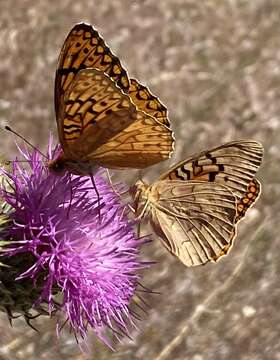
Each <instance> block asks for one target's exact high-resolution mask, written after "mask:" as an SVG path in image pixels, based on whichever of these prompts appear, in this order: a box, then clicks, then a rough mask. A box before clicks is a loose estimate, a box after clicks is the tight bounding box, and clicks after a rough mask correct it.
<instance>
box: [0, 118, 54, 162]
mask: <svg viewBox="0 0 280 360" xmlns="http://www.w3.org/2000/svg"><path fill="white" fill-rule="evenodd" d="M5 130H7V131H10V132H11V133H13V134H14V135H16V136H18V137H19V138H20V139H21V140H23V141H24V142H25V143H26V144H28V145H29V146H31V147H32V149H34V150H36V151H38V152H39V153H40V154H41V155H42V156H43V157H44V158H46V159H48V157H47V156H46V155H45V154H43V153H42V152H41V151H40V150H39V149H38V148H36V147H35V146H34V145H32V144H31V143H30V142H29V141H28V140H26V139H25V138H24V137H23V136H21V135H20V134H19V133H17V132H16V131H14V130H13V129H11V128H10V127H9V126H7V125H6V126H5Z"/></svg>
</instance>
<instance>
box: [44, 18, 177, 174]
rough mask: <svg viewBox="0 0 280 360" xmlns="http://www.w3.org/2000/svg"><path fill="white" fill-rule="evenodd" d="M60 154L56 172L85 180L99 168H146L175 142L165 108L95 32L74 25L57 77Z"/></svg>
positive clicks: (166, 155)
mask: <svg viewBox="0 0 280 360" xmlns="http://www.w3.org/2000/svg"><path fill="white" fill-rule="evenodd" d="M55 112H56V121H57V128H58V135H59V140H60V144H61V147H62V153H61V154H60V155H59V156H58V157H57V158H56V159H54V160H52V161H50V162H49V169H50V170H51V171H53V172H56V173H58V174H59V173H64V171H65V170H69V171H70V172H71V173H74V174H78V175H88V174H92V173H94V172H95V171H96V169H97V168H98V167H99V166H102V167H107V168H136V169H140V168H145V167H147V166H150V165H153V164H156V163H158V162H159V161H162V160H166V159H167V158H169V157H170V156H171V153H172V151H173V143H174V137H173V133H172V130H171V128H170V123H169V120H168V117H167V110H166V107H165V106H164V105H163V104H162V103H161V102H160V101H159V100H158V99H157V98H156V97H155V96H154V95H153V94H151V93H150V91H149V90H148V88H147V87H145V86H144V85H142V84H140V83H139V82H138V81H137V80H135V79H130V78H129V77H128V75H127V72H126V71H125V69H124V68H123V67H122V65H121V63H120V60H119V59H118V58H117V57H116V56H115V55H114V54H113V53H112V52H111V51H110V49H109V48H108V46H107V45H106V44H105V42H104V40H103V39H102V38H101V36H100V35H99V34H98V32H97V31H96V30H95V29H94V28H93V27H92V26H91V25H88V24H84V23H81V24H77V25H75V26H74V27H73V29H72V30H71V31H70V33H69V34H68V36H67V38H66V40H65V42H64V45H63V47H62V50H61V53H60V56H59V60H58V67H57V70H56V76H55Z"/></svg>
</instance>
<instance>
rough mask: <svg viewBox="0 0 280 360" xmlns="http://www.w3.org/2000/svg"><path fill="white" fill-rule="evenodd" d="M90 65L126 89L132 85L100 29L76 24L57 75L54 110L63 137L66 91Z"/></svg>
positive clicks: (64, 48)
mask: <svg viewBox="0 0 280 360" xmlns="http://www.w3.org/2000/svg"><path fill="white" fill-rule="evenodd" d="M87 68H96V69H99V70H101V71H103V72H104V73H106V74H107V75H108V76H109V77H110V78H112V79H113V80H114V82H115V83H116V84H117V85H118V86H119V87H120V88H121V89H123V90H124V91H125V92H127V91H128V89H129V85H130V83H129V79H128V76H127V73H126V71H125V69H124V68H123V67H122V65H121V62H120V60H119V59H118V57H117V56H115V55H114V54H113V53H112V52H111V50H110V49H109V47H108V46H107V45H106V44H105V42H104V40H103V39H102V37H101V36H100V35H99V34H98V32H97V31H96V30H95V29H94V28H93V27H92V26H91V25H88V24H84V23H80V24H76V25H75V26H74V27H73V28H72V29H71V31H70V32H69V34H68V36H67V38H66V40H65V42H64V44H63V46H62V49H61V52H60V56H59V59H58V66H57V69H56V75H55V111H56V119H57V123H58V132H59V138H60V141H61V140H62V138H63V137H62V133H61V132H60V129H61V126H60V123H61V122H62V121H63V111H62V108H63V103H64V97H65V93H66V92H67V90H68V89H69V88H70V87H71V86H72V81H73V80H74V78H75V76H76V74H77V73H78V72H79V71H80V70H82V69H87Z"/></svg>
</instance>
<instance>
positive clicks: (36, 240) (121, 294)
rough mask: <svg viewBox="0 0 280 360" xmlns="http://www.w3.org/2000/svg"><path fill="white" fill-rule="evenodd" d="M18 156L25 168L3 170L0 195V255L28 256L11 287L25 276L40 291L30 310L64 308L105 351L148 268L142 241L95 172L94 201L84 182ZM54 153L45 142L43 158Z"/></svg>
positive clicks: (33, 156)
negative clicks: (3, 212) (3, 213)
mask: <svg viewBox="0 0 280 360" xmlns="http://www.w3.org/2000/svg"><path fill="white" fill-rule="evenodd" d="M20 151H21V154H22V155H23V157H24V158H25V160H26V163H23V162H18V161H17V160H16V161H14V162H13V164H12V170H11V171H10V172H7V171H5V170H3V169H2V172H3V173H4V174H5V177H6V178H7V179H8V182H9V184H10V186H9V187H7V186H6V188H2V197H3V198H4V201H5V202H6V203H7V204H8V205H10V207H11V209H12V211H11V212H10V213H9V218H10V220H11V222H10V226H9V228H8V236H6V239H7V238H8V239H11V244H10V245H9V246H8V247H5V248H4V249H2V256H4V257H5V259H12V258H14V257H17V258H19V257H22V258H23V257H24V256H26V255H27V256H28V259H29V260H28V261H27V262H26V263H24V262H23V263H24V264H25V268H22V265H21V273H20V274H18V276H17V278H16V282H21V281H24V279H31V280H32V284H33V286H34V287H36V286H37V287H38V288H39V289H40V292H39V296H38V298H37V299H36V300H35V303H34V304H33V305H34V307H38V306H41V305H42V304H44V303H47V306H48V311H49V313H50V314H51V313H52V312H54V311H56V310H58V309H59V310H62V311H63V312H65V314H66V319H67V321H68V322H69V324H70V326H71V328H72V329H73V330H74V332H75V334H76V336H78V337H79V336H80V337H81V338H83V339H84V338H86V336H87V333H88V330H89V329H90V328H92V329H93V330H94V331H95V333H96V334H97V336H98V337H99V338H100V339H101V340H103V341H104V342H105V343H106V344H107V345H109V346H110V344H109V343H108V341H107V338H106V334H105V333H106V329H108V328H109V329H110V330H111V331H112V332H113V334H114V335H115V336H117V337H118V333H121V334H125V335H128V336H129V330H128V326H127V325H129V324H131V323H132V324H133V319H132V315H131V310H130V308H129V304H130V302H131V300H132V297H133V295H134V294H135V291H136V287H137V284H138V282H139V279H140V275H139V270H141V269H143V268H146V267H148V266H149V263H147V262H142V261H140V260H139V255H140V247H141V245H143V244H144V243H146V242H147V240H146V239H141V240H140V239H137V238H136V236H135V234H134V229H133V224H132V223H131V222H129V221H128V218H127V216H126V214H125V213H126V208H125V206H124V205H122V204H121V203H120V200H119V197H118V196H117V195H116V194H115V192H114V191H113V190H112V188H111V186H110V185H109V184H108V183H107V182H106V181H105V180H104V179H103V178H102V176H101V174H100V173H98V174H97V175H95V176H94V181H95V185H96V187H97V189H98V193H99V197H100V201H99V202H98V200H97V194H96V192H95V190H94V188H93V186H92V182H91V179H90V178H89V177H80V176H73V175H70V174H68V173H67V174H65V175H63V176H61V177H59V176H56V175H54V174H52V173H51V172H50V171H49V169H48V166H47V164H46V161H45V159H44V158H43V157H42V155H41V154H40V153H39V152H38V151H37V150H34V151H32V152H29V151H27V150H21V149H20ZM57 153H58V149H56V150H55V151H54V152H52V151H51V141H50V144H49V150H48V157H49V158H50V159H52V158H54V157H55V156H56V155H57ZM99 204H100V206H99ZM30 259H31V260H30ZM57 294H60V295H61V294H62V297H61V298H62V300H61V301H60V302H58V301H57ZM104 332H105V333H104Z"/></svg>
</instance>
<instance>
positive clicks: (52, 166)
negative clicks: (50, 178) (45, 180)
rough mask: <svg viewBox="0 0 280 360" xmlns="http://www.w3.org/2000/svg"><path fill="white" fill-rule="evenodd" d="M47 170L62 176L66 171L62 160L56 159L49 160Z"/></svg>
mask: <svg viewBox="0 0 280 360" xmlns="http://www.w3.org/2000/svg"><path fill="white" fill-rule="evenodd" d="M48 168H49V170H50V171H51V172H53V173H55V174H56V175H63V174H64V173H65V171H66V166H65V161H64V160H63V158H61V157H58V158H57V159H55V160H51V161H50V162H49V164H48Z"/></svg>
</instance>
